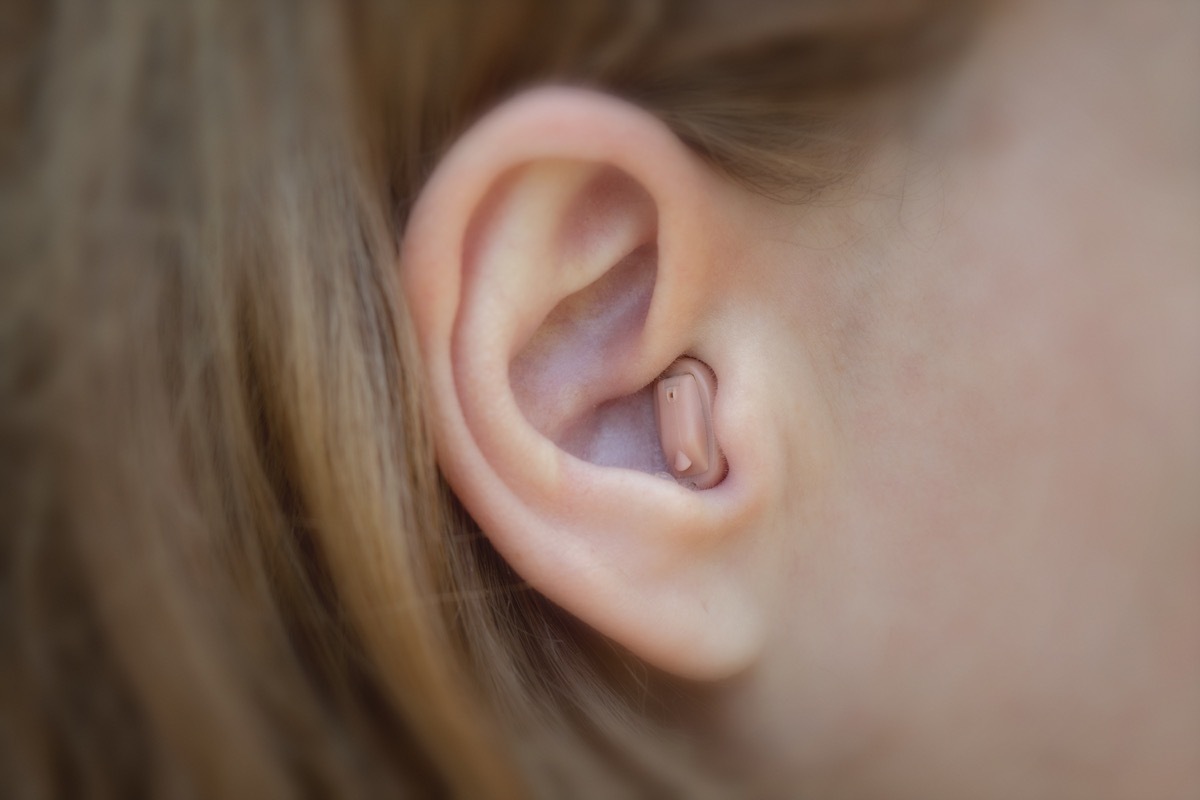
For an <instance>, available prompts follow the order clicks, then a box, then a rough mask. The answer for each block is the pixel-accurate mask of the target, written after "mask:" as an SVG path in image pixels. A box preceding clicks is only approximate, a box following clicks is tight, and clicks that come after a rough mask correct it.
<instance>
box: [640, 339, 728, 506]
mask: <svg viewBox="0 0 1200 800" xmlns="http://www.w3.org/2000/svg"><path fill="white" fill-rule="evenodd" d="M716 389H717V386H716V379H715V378H714V377H713V374H712V370H710V369H709V368H708V366H707V365H705V364H704V363H703V362H701V361H697V360H696V359H694V358H686V357H685V358H681V359H679V360H678V361H676V362H675V363H674V364H672V365H671V366H670V367H669V368H668V369H667V371H666V372H665V373H663V375H662V377H661V378H659V379H658V385H657V386H655V389H654V416H655V420H656V421H657V423H658V436H659V441H660V443H661V444H662V449H663V455H665V456H666V460H667V466H668V468H669V469H670V470H671V475H672V476H673V477H674V478H675V479H676V480H678V481H679V482H680V483H682V484H684V485H685V486H690V487H691V488H694V489H708V488H711V487H713V486H716V485H717V484H718V483H720V482H721V479H722V478H724V477H725V457H724V456H723V455H722V454H721V451H720V449H719V448H718V446H717V437H716V433H715V431H714V430H713V425H712V404H713V400H714V398H715V397H716Z"/></svg>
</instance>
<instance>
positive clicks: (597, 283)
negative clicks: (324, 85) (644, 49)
mask: <svg viewBox="0 0 1200 800" xmlns="http://www.w3.org/2000/svg"><path fill="white" fill-rule="evenodd" d="M1198 40H1200V4H1195V3H1184V2H1169V1H1168V0H1149V2H1145V3H1133V2H1117V1H1116V0H1111V1H1110V0H1103V2H1096V3H1082V2H1073V1H1072V0H1044V1H1043V2H1033V1H1032V0H1029V1H1028V2H1011V3H1005V4H1001V5H1000V7H999V8H998V9H997V11H996V12H995V13H994V14H993V15H992V17H990V18H989V19H988V20H987V22H986V25H985V27H984V29H983V31H982V35H981V37H980V39H979V41H977V42H975V43H974V44H973V46H972V48H971V50H970V52H969V53H968V54H967V56H966V57H965V59H964V61H963V62H962V63H961V64H958V65H956V66H955V68H954V70H953V74H951V75H948V76H947V78H946V80H945V81H944V82H943V83H942V84H941V85H939V86H938V87H937V88H936V90H935V91H934V94H933V96H930V97H927V98H925V100H924V102H923V104H922V105H921V110H920V112H919V113H918V114H917V116H916V118H915V121H913V122H912V123H911V124H910V125H908V126H907V127H904V128H902V129H897V130H895V131H893V132H891V133H890V134H889V136H888V138H887V140H886V141H884V142H883V143H882V144H881V146H880V147H879V148H878V149H877V150H876V151H875V152H874V153H873V154H872V155H871V156H870V157H869V158H868V159H867V161H866V162H865V163H864V164H863V165H862V172H861V175H860V176H859V177H858V178H857V179H856V180H854V181H852V182H850V183H849V184H847V185H845V186H842V187H839V188H838V189H837V190H835V191H833V192H831V193H829V194H827V195H826V196H824V197H823V198H821V199H820V200H819V201H817V202H812V203H805V204H798V205H785V204H780V203H777V202H774V201H771V200H768V199H765V198H763V197H761V196H758V195H755V194H753V193H750V192H747V191H745V190H744V189H742V188H740V187H738V186H735V185H733V184H731V183H730V182H728V181H726V180H724V179H722V178H721V177H719V176H718V175H716V174H715V173H714V172H712V170H710V169H709V168H708V167H706V166H705V165H703V164H702V163H701V162H699V161H697V160H696V159H694V158H692V157H690V156H689V155H688V154H687V152H686V149H685V148H683V146H682V145H681V144H679V143H678V142H677V141H674V140H672V139H671V138H670V137H669V136H667V135H665V134H664V132H663V130H662V129H661V128H660V127H658V126H656V125H655V124H654V123H653V122H652V121H651V120H643V119H642V118H641V117H640V116H638V113H637V112H636V110H629V109H622V108H620V107H619V106H617V105H614V104H610V103H608V102H607V101H604V100H600V99H597V98H596V97H594V96H590V95H587V94H586V93H580V92H570V91H563V90H551V91H550V92H548V93H545V94H542V95H538V96H537V97H534V98H532V99H529V98H526V99H517V100H514V101H510V105H509V107H508V108H507V109H501V110H500V111H498V112H494V114H493V117H492V118H491V120H490V121H487V120H485V121H484V122H483V123H481V124H480V126H479V127H478V128H477V130H475V131H474V132H472V133H471V134H469V135H468V137H467V138H466V139H464V140H463V141H462V142H461V143H460V144H459V145H457V146H456V148H457V150H456V151H454V152H452V153H451V155H450V156H448V158H447V161H446V163H444V164H443V165H442V167H439V170H438V172H437V173H436V174H435V176H434V177H433V179H431V182H430V186H429V187H427V191H426V194H425V195H424V196H423V197H422V198H421V200H420V201H419V202H418V207H417V210H416V212H415V214H414V218H413V222H412V224H411V226H410V229H409V232H408V236H407V237H406V243H405V254H404V259H403V263H404V270H405V274H404V278H405V282H406V283H405V285H406V290H407V296H408V297H409V299H410V302H411V303H412V308H413V314H414V320H415V324H416V330H417V333H418V338H419V339H420V342H421V348H422V354H423V357H424V361H425V365H426V370H427V373H428V375H429V384H430V391H431V394H432V396H433V401H434V402H433V406H434V408H435V412H434V413H435V419H434V428H435V433H436V434H437V438H438V446H439V458H440V459H441V462H442V465H443V469H444V470H445V471H446V474H447V477H448V479H449V480H450V482H451V485H452V486H453V487H454V489H455V491H456V493H457V494H458V495H459V497H460V498H462V500H463V502H464V503H465V504H466V506H467V507H468V508H469V509H470V510H471V511H472V513H473V515H474V516H475V517H476V518H477V519H478V520H479V521H480V523H481V525H482V526H483V528H484V531H485V533H486V534H487V535H488V536H489V537H490V538H491V539H492V541H493V542H494V543H495V544H496V546H497V548H498V549H499V550H500V552H501V553H502V554H503V555H504V556H505V557H506V558H508V560H509V561H510V563H512V564H513V565H514V567H515V568H516V569H517V570H518V571H519V572H521V573H522V575H523V576H524V577H526V578H527V579H528V580H529V581H530V582H531V584H533V585H534V586H535V587H537V588H538V589H539V590H541V591H542V592H544V593H545V594H546V595H547V596H549V597H550V598H551V599H553V600H555V601H556V602H558V603H559V604H561V605H562V606H563V607H564V608H566V609H567V610H569V611H571V612H572V613H574V614H576V615H577V616H579V617H580V618H581V619H583V620H585V621H586V622H588V623H589V624H591V625H593V626H594V627H595V628H597V629H598V630H600V631H601V632H602V633H604V634H606V635H608V636H610V637H612V638H613V639H615V640H617V641H619V642H620V643H622V644H623V645H625V646H626V647H628V648H630V649H631V650H632V651H633V652H635V653H637V654H638V655H640V656H642V657H643V658H645V659H646V660H647V661H649V662H651V663H654V664H655V665H657V666H659V667H662V668H664V669H667V670H670V671H673V672H676V673H678V674H680V675H682V676H685V677H688V678H692V679H699V680H708V681H714V684H713V685H714V687H720V688H719V689H715V691H714V694H715V695H716V696H717V700H716V701H715V705H714V709H713V714H712V717H711V719H712V725H713V727H714V731H713V732H714V733H715V734H716V735H717V736H718V737H720V738H721V739H722V740H723V741H724V742H726V743H733V744H734V745H735V746H740V748H741V754H742V756H743V758H744V759H745V761H746V763H747V764H748V765H750V766H751V767H752V769H753V771H754V773H755V774H757V775H759V776H761V778H762V783H763V789H764V791H767V792H775V793H777V794H779V795H780V796H786V797H792V796H796V794H797V793H798V792H801V791H803V790H809V791H811V792H812V794H813V796H818V797H823V798H838V797H853V798H858V797H887V798H914V800H915V799H916V798H962V797H971V798H992V797H994V798H1012V797H1022V798H1027V797H1045V798H1075V797H1078V798H1121V797H1137V798H1180V799H1181V800H1182V799H1183V798H1191V797H1195V796H1197V792H1198V791H1200V145H1198V144H1197V143H1200V95H1197V93H1196V91H1195V83H1196V76H1197V75H1200V47H1197V46H1196V42H1197V41H1198ZM534 133H538V135H532V134H534ZM572 165H575V166H572ZM613 169H615V170H618V171H619V172H618V173H613V172H612V170H613ZM614 174H617V175H624V176H625V178H613V177H612V176H613V175H614ZM597 176H600V177H597ZM606 176H607V177H606ZM498 187H499V188H498ZM581 198H582V199H581ZM581 204H582V205H581ZM581 207H582V208H586V209H588V212H587V213H584V214H582V215H580V214H579V213H578V209H579V208H581ZM597 221H599V222H600V223H603V224H596V225H592V224H591V223H596V222H597ZM464 243H465V244H464ZM647 245H655V247H654V248H653V249H649V250H648V249H647ZM564 254H565V255H564ZM614 254H615V257H614ZM625 254H630V258H629V259H622V258H621V256H623V255H625ZM560 262H561V263H569V264H570V265H582V266H578V267H576V266H572V270H575V271H571V270H566V271H563V270H560V271H558V272H546V270H548V269H550V266H553V265H554V264H556V263H560ZM448 264H451V265H453V264H457V266H458V268H457V269H450V268H448V267H447V265H448ZM539 270H540V271H539ZM576 273H578V274H576ZM605 276H608V280H607V281H605V280H603V278H604V277H605ZM497 298H500V299H502V302H497ZM568 298H569V299H568ZM552 309H553V311H552ZM682 355H690V356H694V357H696V358H699V359H701V360H702V361H703V362H704V363H705V364H707V365H708V366H709V367H711V369H712V370H713V372H714V373H715V375H716V379H717V382H718V386H719V390H718V391H717V393H716V396H715V399H714V402H713V407H712V423H713V429H714V433H715V437H716V440H717V444H718V446H719V447H720V448H721V451H722V452H723V453H724V454H725V456H726V457H727V459H728V469H729V472H728V476H727V477H726V478H725V479H724V480H723V481H721V482H720V483H719V484H718V485H716V486H715V487H713V488H711V489H706V490H702V491H692V490H687V489H684V488H681V487H679V486H677V485H675V484H674V482H672V481H664V480H663V479H662V478H661V477H656V476H655V474H654V473H655V472H661V471H662V470H663V465H664V463H665V458H664V456H663V454H662V452H661V443H660V441H659V437H658V435H657V430H656V427H655V423H654V410H653V408H654V407H653V403H654V400H653V389H654V382H655V380H656V378H657V377H658V376H660V375H661V374H662V372H663V370H665V369H666V368H667V367H668V366H669V365H670V364H671V363H672V362H673V361H674V359H675V358H677V357H679V356H682ZM480 398H486V402H485V401H484V400H481V399H480Z"/></svg>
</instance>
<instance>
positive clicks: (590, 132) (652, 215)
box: [401, 88, 764, 679]
mask: <svg viewBox="0 0 1200 800" xmlns="http://www.w3.org/2000/svg"><path fill="white" fill-rule="evenodd" d="M726 193H727V190H726V189H725V188H723V184H722V182H721V181H720V180H719V179H718V178H717V176H716V175H715V174H714V173H713V172H712V171H711V170H710V169H709V168H708V167H707V165H705V164H704V163H703V162H702V161H700V160H699V159H698V158H696V157H695V155H694V154H693V153H692V152H691V151H690V150H689V148H688V147H687V146H686V145H684V144H683V143H682V142H681V141H680V140H679V139H678V138H676V137H675V136H674V135H673V134H672V133H671V132H670V131H669V130H668V129H667V128H666V127H665V126H663V125H662V124H661V123H660V122H658V121H657V120H656V119H655V118H654V117H652V116H651V115H649V114H647V113H646V112H644V111H642V110H640V109H638V108H636V107H634V106H631V105H629V104H626V103H624V102H621V101H618V100H616V99H613V98H610V97H607V96H604V95H600V94H595V93H592V92H588V91H584V90H574V89H558V88H554V89H540V90H535V91H532V92H529V93H527V94H525V95H521V96H518V97H515V98H513V99H511V100H509V101H507V102H506V103H505V104H504V105H502V106H500V107H499V108H497V109H495V110H493V111H492V112H490V113H489V114H488V115H487V116H486V117H484V118H483V119H482V120H480V121H479V122H478V123H476V124H475V126H474V127H473V128H472V129H471V130H470V131H468V132H467V134H466V135H465V136H463V138H462V139H460V140H459V141H458V142H457V143H456V144H455V145H453V147H452V148H451V150H450V152H449V153H448V154H447V155H446V157H445V158H444V159H443V160H442V162H441V163H440V164H439V166H438V167H437V169H436V170H435V172H434V174H433V175H432V177H431V178H430V180H429V181H428V183H427V185H426V186H425V188H424V189H423V191H422V193H421V196H420V197H419V198H418V199H417V202H416V203H415V205H414V208H413V211H412V214H411V217H410V219H409V222H408V225H407V229H406V232H405V237H404V245H403V248H402V253H401V265H402V267H401V268H402V274H403V288H404V292H405V299H406V301H407V302H408V304H409V308H410V312H411V316H412V319H413V322H414V325H415V329H416V333H417V338H418V341H419V343H420V349H421V354H422V360H423V364H424V368H425V377H426V384H427V391H428V398H427V399H428V403H429V406H430V408H431V411H432V425H433V429H434V435H435V439H436V443H437V454H438V459H439V463H440V466H441V469H442V471H443V473H444V475H445V477H446V479H447V481H448V482H449V484H450V486H451V487H452V488H453V490H454V492H455V493H456V495H457V496H458V498H459V499H460V501H461V502H462V503H463V505H464V507H465V508H466V509H467V510H468V511H469V512H470V514H471V515H472V516H473V517H474V519H475V520H476V521H477V522H478V524H479V525H480V527H481V529H482V530H483V532H484V534H485V535H486V536H487V537H488V539H489V540H490V541H491V542H492V544H493V545H494V547H495V548H496V550H497V551H498V552H499V553H500V554H501V555H502V556H503V557H504V558H505V559H506V560H507V561H508V563H509V564H510V565H511V566H512V567H513V568H514V569H515V570H516V571H517V573H518V574H520V575H521V576H522V578H524V579H525V580H526V581H528V582H529V584H530V585H531V586H532V587H533V588H535V589H537V590H538V591H540V592H541V593H542V594H544V595H545V596H546V597H548V598H549V599H550V600H552V601H554V602H555V603H557V604H558V605H560V606H562V607H563V608H565V609H566V610H567V611H569V612H571V613H572V614H574V615H575V616H577V617H578V618H579V619H581V620H583V621H584V622H586V623H588V624H589V625H591V626H592V627H593V628H595V629H596V630H598V631H600V632H601V633H603V634H605V635H606V636H608V637H609V638H611V639H613V640H615V641H616V642H618V643H619V644H621V645H623V646H624V647H625V648H627V649H628V650H630V651H631V652H633V653H634V654H635V655H637V656H639V657H641V658H643V659H644V660H646V661H648V662H650V663H652V664H654V665H656V666H658V667H660V668H663V669H665V670H668V671H670V672H673V673H676V674H679V675H681V676H685V677H689V678H696V679H712V678H720V677H724V676H728V675H730V674H732V673H734V672H736V671H738V670H739V669H742V668H743V667H745V666H746V665H747V664H748V663H750V662H751V661H752V660H753V659H754V657H755V655H756V654H757V652H758V650H759V648H760V645H761V640H762V630H763V627H764V626H763V620H762V619H761V609H760V607H759V606H760V604H759V603H758V602H757V601H756V599H755V597H754V592H753V591H752V588H753V587H752V584H753V579H752V577H751V576H750V574H749V573H748V572H747V571H745V570H743V569H742V566H741V565H742V564H744V562H745V561H746V559H745V558H743V557H742V554H741V551H742V549H743V548H744V547H745V546H746V542H745V541H744V537H745V531H746V529H747V525H746V518H747V515H748V514H751V513H753V512H754V509H755V508H756V506H757V505H758V504H761V497H759V495H758V494H757V493H756V486H757V483H756V482H755V480H754V479H753V471H754V470H753V469H752V465H753V464H754V463H755V459H754V458H753V452H752V448H751V447H750V446H749V445H747V444H746V443H747V442H749V441H751V439H752V435H751V434H752V431H748V430H745V427H746V422H745V420H744V419H742V417H741V416H740V415H739V410H738V400H737V398H738V397H739V390H738V387H736V386H734V385H732V384H727V383H726V381H727V380H729V381H733V380H735V379H734V375H736V374H737V370H736V369H733V366H732V365H731V364H728V363H727V362H726V361H725V360H722V356H721V353H722V352H724V351H722V350H721V348H719V347H715V346H711V342H712V341H713V340H714V338H715V334H714V333H713V331H712V329H711V325H710V324H709V321H710V315H709V311H710V309H711V308H712V306H713V301H714V298H715V295H716V294H717V293H718V292H719V291H720V287H721V286H722V282H721V281H720V280H717V279H716V276H717V275H718V273H720V271H721V270H723V269H726V265H727V261H726V259H728V258H729V257H730V256H731V254H730V252H729V251H730V239H729V237H728V236H727V235H726V233H725V228H726V226H724V225H722V223H721V212H722V208H721V205H722V203H723V202H724V200H723V198H724V197H725V196H726ZM681 356H689V357H693V358H695V359H697V360H699V361H700V362H702V363H703V364H706V365H707V368H709V369H711V370H712V376H711V377H712V379H713V381H712V383H713V385H714V386H715V396H714V397H712V398H711V400H712V402H711V415H710V417H711V419H710V421H711V425H712V428H713V432H714V440H715V442H716V446H717V447H718V448H719V449H720V451H721V453H722V454H723V455H722V457H723V458H725V459H727V462H728V473H727V474H726V475H725V476H724V480H721V481H720V482H719V483H717V484H716V485H715V486H713V487H711V488H707V489H704V490H697V489H694V488H689V487H688V486H687V485H685V484H684V483H681V482H679V481H676V480H673V479H669V478H670V476H669V474H668V468H669V466H670V465H669V464H667V459H666V457H665V456H664V454H663V453H662V448H661V446H660V443H659V436H658V431H657V426H656V422H655V407H654V403H655V393H654V390H655V384H656V382H657V379H659V378H660V376H662V375H663V374H664V372H665V371H667V370H668V369H669V368H670V367H671V365H672V364H673V363H675V362H676V360H677V359H678V358H679V357H681ZM726 367H728V369H726ZM723 372H724V373H725V374H722V373H723ZM664 477H666V478H668V479H664Z"/></svg>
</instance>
